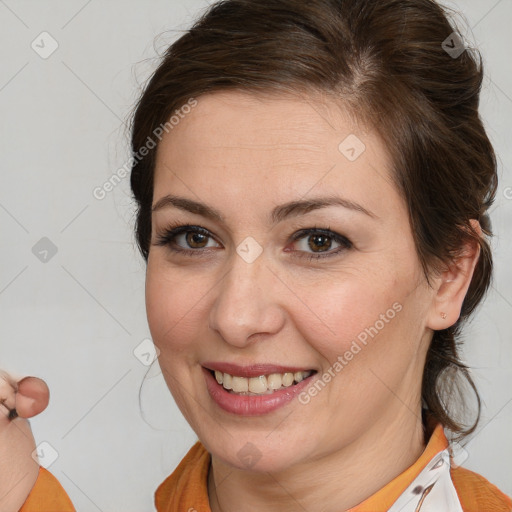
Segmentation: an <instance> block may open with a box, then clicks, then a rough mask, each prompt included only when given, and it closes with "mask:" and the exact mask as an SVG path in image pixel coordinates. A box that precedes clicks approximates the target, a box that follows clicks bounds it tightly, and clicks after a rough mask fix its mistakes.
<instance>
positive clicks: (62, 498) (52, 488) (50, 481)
mask: <svg viewBox="0 0 512 512" xmlns="http://www.w3.org/2000/svg"><path fill="white" fill-rule="evenodd" d="M20 512H76V511H75V507H73V504H72V503H71V500H70V499H69V496H68V495H67V494H66V491H65V490H64V488H63V487H62V485H60V483H59V481H58V480H57V479H56V478H55V477H54V476H53V475H52V474H51V473H50V472H49V471H48V470H47V469H45V468H43V467H42V466H39V476H38V477H37V480H36V483H35V484H34V487H32V490H31V491H30V494H29V495H28V497H27V499H26V500H25V503H24V504H23V506H22V507H21V508H20Z"/></svg>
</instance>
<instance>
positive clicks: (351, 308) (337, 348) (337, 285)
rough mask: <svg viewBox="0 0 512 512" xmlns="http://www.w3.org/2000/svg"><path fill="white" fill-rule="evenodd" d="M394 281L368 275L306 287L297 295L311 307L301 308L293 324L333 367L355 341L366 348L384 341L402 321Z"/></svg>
mask: <svg viewBox="0 0 512 512" xmlns="http://www.w3.org/2000/svg"><path fill="white" fill-rule="evenodd" d="M394 282H395V280H394V279H389V280H387V279H385V278H383V277H382V275H381V276H380V278H379V277H378V276H375V275H373V276H372V275H370V274H367V275H366V276H357V277H355V276H351V278H350V279H342V280H340V279H338V280H336V279H330V280H329V279H326V280H322V281H320V282H319V283H317V286H308V287H307V288H306V287H303V288H302V289H301V290H300V292H299V293H298V294H297V295H299V296H300V297H301V299H302V302H303V303H304V304H306V305H307V306H308V307H307V308H306V309H304V306H302V305H301V306H299V307H300V308H301V311H300V314H298V313H299V311H296V312H295V314H294V321H295V322H296V324H297V325H298V329H299V330H300V332H301V333H302V334H303V337H304V338H305V339H306V340H307V342H308V343H310V344H311V345H313V346H314V349H315V350H316V351H317V352H318V353H320V354H321V355H322V356H323V357H324V358H325V359H327V360H328V361H329V363H330V364H332V363H333V362H334V361H336V359H337V357H338V356H339V355H343V354H344V353H345V352H346V351H349V350H351V347H352V346H353V343H354V342H356V343H358V344H359V345H360V346H362V347H364V346H366V345H367V344H368V343H369V341H370V340H373V339H374V338H375V337H376V336H377V335H378V336H379V337H380V338H381V339H382V338H384V337H386V333H389V334H391V331H392V330H393V329H394V328H395V327H396V326H397V324H398V323H399V322H400V318H399V317H400V311H401V309H402V304H401V297H402V296H403V294H401V293H400V289H399V287H398V286H396V285H395V286H393V285H392V283H394ZM395 284H396V283H395ZM393 324H394V325H393ZM355 350H357V348H356V349H355ZM349 357H350V356H349Z"/></svg>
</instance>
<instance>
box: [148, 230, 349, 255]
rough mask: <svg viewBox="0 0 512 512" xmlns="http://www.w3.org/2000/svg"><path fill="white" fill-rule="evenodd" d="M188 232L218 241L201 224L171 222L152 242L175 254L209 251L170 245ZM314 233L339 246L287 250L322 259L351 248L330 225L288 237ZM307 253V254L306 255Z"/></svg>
mask: <svg viewBox="0 0 512 512" xmlns="http://www.w3.org/2000/svg"><path fill="white" fill-rule="evenodd" d="M189 232H193V233H201V234H203V235H205V236H206V237H208V238H211V239H213V240H215V242H216V243H219V242H218V241H217V240H216V238H215V236H214V235H213V234H212V233H211V232H210V230H208V229H207V228H204V227H202V226H198V225H192V224H183V223H180V222H176V223H172V224H170V225H168V226H167V227H166V228H164V229H163V230H162V231H161V232H160V233H157V240H156V242H155V243H154V245H159V246H168V247H169V250H170V251H172V252H174V253H177V254H188V255H192V256H203V255H205V253H209V252H210V251H211V249H212V248H211V247H205V248H198V249H187V248H183V247H180V246H178V247H179V248H178V249H177V248H174V247H172V246H171V243H172V242H174V241H175V239H176V237H178V236H180V235H182V234H184V233H185V234H186V233H189ZM314 234H320V235H326V236H328V237H329V238H331V239H332V240H334V241H335V242H336V243H338V244H340V247H338V248H336V249H334V250H333V249H331V250H329V251H324V252H318V253H314V252H311V253H308V252H305V251H288V252H292V253H301V254H300V255H299V256H297V257H300V258H309V259H310V260H311V259H313V258H315V259H322V258H329V257H331V256H336V255H337V254H338V253H340V252H343V251H346V250H348V249H351V248H352V247H353V243H352V242H351V241H350V240H349V239H348V238H347V237H346V236H344V235H342V234H340V233H338V232H336V231H333V230H332V229H331V228H330V226H328V227H327V228H323V227H318V226H316V225H315V226H313V227H309V228H302V229H300V228H299V229H298V230H297V231H296V232H295V233H293V235H291V237H289V240H290V241H292V242H296V241H297V240H301V239H303V238H306V237H308V236H312V235H314ZM308 255H309V256H308Z"/></svg>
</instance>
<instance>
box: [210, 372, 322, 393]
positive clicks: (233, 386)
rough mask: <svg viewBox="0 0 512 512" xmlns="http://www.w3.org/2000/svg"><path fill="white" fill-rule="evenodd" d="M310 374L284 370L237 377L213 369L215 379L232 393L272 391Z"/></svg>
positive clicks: (288, 385)
mask: <svg viewBox="0 0 512 512" xmlns="http://www.w3.org/2000/svg"><path fill="white" fill-rule="evenodd" d="M311 374H312V372H311V371H307V372H302V371H300V372H295V373H291V372H286V373H271V374H270V375H259V376H258V377H250V378H246V377H238V376H236V375H230V374H229V373H222V372H220V371H217V370H216V371H215V380H216V381H217V382H218V383H219V384H220V385H221V386H223V387H224V389H227V390H232V391H233V392H234V393H241V394H243V395H247V394H249V395H263V394H269V393H273V392H274V391H275V390H277V389H281V388H282V387H285V388H287V387H290V386H291V385H292V384H293V383H294V382H295V383H297V384H298V383H299V382H302V381H303V380H304V379H307V378H308V377H309V376H310V375H311Z"/></svg>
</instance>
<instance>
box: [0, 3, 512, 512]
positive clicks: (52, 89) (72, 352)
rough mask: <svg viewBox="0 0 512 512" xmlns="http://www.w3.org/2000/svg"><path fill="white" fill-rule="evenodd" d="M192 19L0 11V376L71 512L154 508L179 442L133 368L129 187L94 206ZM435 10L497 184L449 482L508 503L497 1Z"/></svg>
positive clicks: (507, 164) (154, 394) (137, 12)
mask: <svg viewBox="0 0 512 512" xmlns="http://www.w3.org/2000/svg"><path fill="white" fill-rule="evenodd" d="M210 3H211V2H210ZM207 5H208V3H207V2H206V1H205V0H166V1H163V0H158V1H152V2H137V1H135V0H131V1H126V0H125V1H121V0H113V1H100V0H89V1H86V0H72V1H70V0H68V1H45V2H38V1H35V0H31V1H28V0H0V23H1V34H2V35H1V38H2V39H1V40H2V44H1V46H0V55H1V62H2V66H1V69H0V109H1V134H0V135H1V137H0V140H1V148H2V149H1V166H2V170H1V176H2V186H1V188H0V223H1V224H0V226H1V227H0V235H1V247H2V252H1V261H0V312H1V321H0V340H1V341H0V344H1V352H0V358H1V359H0V367H2V368H5V369H6V370H10V371H13V372H16V373H18V374H20V375H37V376H40V377H42V378H44V379H45V380H46V382H47V383H48V385H49V386H50V389H51V402H50V406H49V407H48V409H47V410H46V411H45V412H44V413H43V414H41V415H40V416H39V417H37V418H35V419H33V420H31V423H32V428H33V431H34V433H35V437H36V442H37V443H49V445H50V446H51V448H49V447H48V445H43V447H46V448H45V457H51V456H52V454H53V450H55V452H56V453H57V454H58V458H57V459H56V460H55V461H54V462H53V463H52V464H51V465H50V466H49V470H50V471H52V472H53V473H54V474H55V476H56V477H57V478H58V479H59V480H60V482H61V483H62V485H63V486H64V488H65V489H66V491H67V492H68V494H69V495H70V497H71V499H72V501H73V502H74V504H75V506H76V508H77V510H78V511H80V512H83V511H104V512H107V511H109V512H110V511H115V510H123V511H125V512H140V511H142V510H154V505H153V493H154V491H155V489H156V487H157V486H158V484H160V482H161V481H162V480H163V479H164V478H165V477H166V476H167V475H169V474H170V473H171V471H172V470H173V469H174V467H175V466H176V465H177V464H178V462H179V461H180V459H181V458H182V457H183V456H184V455H185V453H186V452H187V451H188V449H189V447H190V446H191V445H192V444H193V443H194V442H195V440H196V437H195V435H194V433H193V431H192V430H191V429H190V427H189V426H188V425H187V424H186V422H185V420H184V419H183V418H182V416H181V413H180V412H179V410H178V409H177V407H176V406H175V405H174V402H173V400H172V397H171V396H170V394H169V392H168V390H167V388H166V386H165V383H164V381H163V378H162V376H161V373H160V371H159V369H158V365H157V364H154V365H153V366H152V367H148V366H145V365H144V364H143V362H141V360H139V359H138V358H137V357H136V356H135V355H134V350H136V348H137V347H138V346H139V345H140V344H141V343H142V342H143V340H145V339H147V338H149V329H148V327H147V322H146V316H145V305H144V263H143V260H142V258H141V257H140V256H139V255H138V253H137V251H136V249H135V244H134V238H133V235H132V223H133V204H132V202H131V199H130V191H129V179H128V178H126V179H124V180H123V181H122V182H121V183H120V184H119V185H118V186H117V187H116V188H115V189H114V190H113V191H112V192H111V193H110V194H108V195H107V197H106V198H105V199H103V200H97V199H95V198H94V196H93V190H94V188H95V187H98V186H101V185H102V184H103V183H104V182H105V180H107V179H108V178H109V177H110V176H111V175H112V173H114V172H115V171H116V169H118V168H119V167H121V166H122V165H123V164H124V163H125V162H126V159H127V157H128V152H127V147H128V146H127V132H126V128H125V126H124V124H123V123H124V121H125V120H126V119H127V118H128V116H129V112H130V109H131V108H132V106H133V104H134V101H135V100H136V98H137V97H138V94H139V90H140V84H141V83H143V81H144V79H146V78H147V77H148V75H149V73H150V72H151V70H152V69H154V67H155V65H156V61H155V56H156V55H157V52H156V51H155V48H156V49H160V50H162V49H163V48H165V46H166V45H167V44H170V43H171V42H172V41H173V40H174V38H176V37H178V36H179V35H180V34H181V31H182V30H184V29H186V28H187V27H189V26H190V24H191V23H192V21H193V19H194V18H195V17H196V16H197V15H198V14H199V12H202V10H203V9H204V8H205V7H206V6H207ZM446 5H451V6H454V7H456V8H458V9H459V10H460V11H462V13H463V14H464V15H465V17H466V19H467V22H468V27H466V28H464V26H462V27H461V29H462V30H461V31H462V33H463V34H464V36H465V37H466V39H467V40H468V41H472V42H473V43H474V44H476V45H477V46H478V47H479V49H480V50H481V52H482V54H483V57H484V63H485V69H486V79H485V83H484V90H483V93H482V101H481V112H482V116H483V118H484V120H485V124H486V127H487V129H488V133H489V136H490V138H491V140H492V142H493V143H494V145H495V149H496V152H497V154H498V159H499V172H500V178H501V182H500V187H499V190H498V195H497V201H496V204H495V206H494V207H493V208H492V213H491V219H492V223H493V227H494V230H495V232H496V237H495V239H494V241H493V247H494V251H495V252H494V254H495V260H496V274H495V282H494V285H493V288H492V289H491V291H490V293H489V295H488V298H487V300H486V302H485V304H484V306H483V307H481V309H480V310H479V311H478V314H477V316H476V317H475V320H474V321H473V323H472V324H471V326H470V328H468V329H467V331H466V340H467V343H466V349H465V356H466V361H467V362H468V364H469V365H470V366H471V367H473V368H474V375H475V378H476V380H477V384H478V386H479V389H480V391H481V394H482V397H483V400H484V409H483V417H482V422H481V424H480V427H479V430H478V433H477V434H476V435H475V436H474V438H473V439H472V440H471V441H470V442H469V444H468V445H467V446H466V450H467V452H468V457H467V459H466V460H465V461H464V466H466V467H468V468H470V469H473V470H475V471H477V472H479V473H481V474H483V475H484V476H485V477H487V478H488V479H489V480H490V481H491V482H493V483H495V484H496V485H498V486H499V487H500V488H501V489H502V490H503V491H505V492H507V493H508V494H512V477H511V475H512V471H511V470H510V463H509V461H510V460H512V441H511V436H510V423H511V420H512V386H510V382H511V376H512V343H511V338H512V336H511V329H510V324H509V320H510V318H512V289H511V284H512V269H511V264H510V262H511V261H512V236H511V227H510V226H511V225H512V173H511V167H512V154H511V149H510V148H511V146H510V145H509V144H507V140H508V138H509V134H510V133H511V131H512V70H511V64H510V62H511V61H510V53H511V50H512V34H511V30H510V22H511V21H512V1H511V0H501V1H497V0H459V1H457V2H455V3H453V2H451V3H446ZM458 21H459V22H461V20H460V19H459V20H458ZM462 21H463V20H462ZM42 32H47V33H48V34H50V36H48V35H44V34H43V35H40V34H41V33H42ZM163 32H166V33H165V34H163V35H160V34H162V33H163ZM159 35H160V36H159ZM157 36H159V37H158V38H157ZM41 40H43V42H41ZM33 41H34V43H33ZM54 41H56V43H55V42H54ZM31 44H33V45H34V46H35V48H37V49H38V50H37V51H35V49H33V48H32V46H31ZM52 44H53V45H55V44H58V48H57V49H56V50H55V51H54V53H52V54H51V55H49V56H47V55H44V52H49V51H50V50H51V49H52ZM38 52H39V53H38ZM41 54H43V56H45V57H47V58H42V56H41ZM44 237H46V238H47V239H49V240H50V241H51V243H50V242H49V241H48V240H43V241H41V239H42V238H44ZM36 244H39V245H36ZM34 246H35V247H36V249H33V248H34ZM52 248H53V251H54V252H55V250H56V251H57V252H56V253H55V254H53V253H52ZM45 250H46V251H48V252H47V253H44V251H45ZM34 252H35V253H36V254H39V257H37V256H36V254H34ZM41 258H43V259H45V258H46V261H41ZM142 347H144V345H143V346H142ZM148 370H149V373H148V375H147V378H146V381H145V384H144V386H143V387H142V394H141V400H142V410H143V412H144V417H143V415H142V414H141V410H140V408H139V401H138V400H139V388H140V386H141V384H142V381H143V378H144V375H145V374H146V372H147V371H148ZM48 460H49V459H48Z"/></svg>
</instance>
